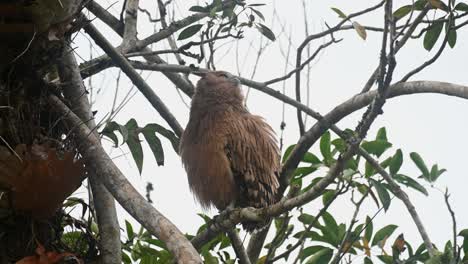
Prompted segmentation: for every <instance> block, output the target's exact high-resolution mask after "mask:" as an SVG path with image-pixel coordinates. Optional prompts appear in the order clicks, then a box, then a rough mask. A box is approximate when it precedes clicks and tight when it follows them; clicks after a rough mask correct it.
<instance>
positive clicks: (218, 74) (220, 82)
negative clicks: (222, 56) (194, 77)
mask: <svg viewBox="0 0 468 264" xmlns="http://www.w3.org/2000/svg"><path fill="white" fill-rule="evenodd" d="M202 86H203V87H204V86H231V87H240V80H239V79H238V78H237V77H236V76H234V75H232V74H231V73H229V72H226V71H213V72H207V73H205V74H203V75H202V78H201V79H200V80H199V81H198V84H197V87H202Z"/></svg>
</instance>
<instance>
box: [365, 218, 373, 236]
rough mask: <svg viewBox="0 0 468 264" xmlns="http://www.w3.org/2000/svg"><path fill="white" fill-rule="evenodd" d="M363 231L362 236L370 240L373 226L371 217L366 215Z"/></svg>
mask: <svg viewBox="0 0 468 264" xmlns="http://www.w3.org/2000/svg"><path fill="white" fill-rule="evenodd" d="M365 228H366V229H365V231H364V238H365V239H366V240H367V241H371V238H372V232H373V231H374V226H373V224H372V219H371V218H370V217H369V216H367V217H366V225H365Z"/></svg>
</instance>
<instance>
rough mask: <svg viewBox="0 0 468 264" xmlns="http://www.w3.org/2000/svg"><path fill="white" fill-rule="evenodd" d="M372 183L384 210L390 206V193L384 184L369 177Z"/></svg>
mask: <svg viewBox="0 0 468 264" xmlns="http://www.w3.org/2000/svg"><path fill="white" fill-rule="evenodd" d="M370 181H371V182H372V184H373V185H374V187H375V189H376V190H377V195H378V196H379V199H380V201H381V202H382V206H383V208H384V210H385V211H387V210H388V207H389V206H390V201H391V199H390V194H389V193H388V191H387V189H386V188H385V186H384V185H383V184H382V183H380V182H378V181H376V180H373V179H370Z"/></svg>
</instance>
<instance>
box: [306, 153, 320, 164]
mask: <svg viewBox="0 0 468 264" xmlns="http://www.w3.org/2000/svg"><path fill="white" fill-rule="evenodd" d="M302 161H303V162H307V163H312V164H322V161H321V160H320V159H319V158H318V157H317V156H315V155H314V154H312V153H310V152H306V154H304V157H302Z"/></svg>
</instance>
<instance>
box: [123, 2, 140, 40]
mask: <svg viewBox="0 0 468 264" xmlns="http://www.w3.org/2000/svg"><path fill="white" fill-rule="evenodd" d="M139 2H140V1H139V0H127V1H126V3H127V5H126V6H125V27H124V33H123V40H122V47H123V49H125V48H126V47H133V46H135V44H136V41H137V20H138V4H139Z"/></svg>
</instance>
